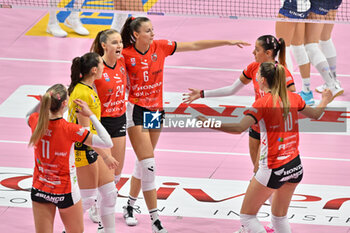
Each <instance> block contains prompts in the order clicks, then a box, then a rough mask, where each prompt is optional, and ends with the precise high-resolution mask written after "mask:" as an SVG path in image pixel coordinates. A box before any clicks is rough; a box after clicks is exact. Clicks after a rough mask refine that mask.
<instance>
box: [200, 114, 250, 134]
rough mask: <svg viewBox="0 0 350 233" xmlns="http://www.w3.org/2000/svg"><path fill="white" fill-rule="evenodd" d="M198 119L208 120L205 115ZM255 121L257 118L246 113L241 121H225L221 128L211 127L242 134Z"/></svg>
mask: <svg viewBox="0 0 350 233" xmlns="http://www.w3.org/2000/svg"><path fill="white" fill-rule="evenodd" d="M197 119H198V120H199V121H203V122H204V121H207V120H208V119H207V118H205V117H204V116H198V117H197ZM255 123H256V122H255V119H254V118H253V117H252V116H250V115H246V116H244V117H243V119H242V120H241V121H240V122H239V123H224V124H221V127H220V128H216V127H213V128H211V129H215V130H219V131H223V132H226V133H232V134H240V133H242V132H244V131H246V130H247V129H248V128H249V127H250V126H251V125H253V124H255Z"/></svg>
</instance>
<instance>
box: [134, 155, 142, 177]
mask: <svg viewBox="0 0 350 233" xmlns="http://www.w3.org/2000/svg"><path fill="white" fill-rule="evenodd" d="M132 176H133V177H135V178H137V179H139V180H141V176H142V168H141V164H140V162H139V160H138V159H136V160H135V165H134V171H133V172H132Z"/></svg>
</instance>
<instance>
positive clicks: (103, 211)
mask: <svg viewBox="0 0 350 233" xmlns="http://www.w3.org/2000/svg"><path fill="white" fill-rule="evenodd" d="M102 71H103V62H102V58H101V57H100V56H99V55H98V54H96V53H87V54H85V55H84V56H82V57H76V58H74V59H73V63H72V66H71V84H70V86H69V88H68V93H69V95H70V98H69V103H68V120H69V121H70V122H74V123H77V124H79V125H81V126H83V127H84V128H86V129H88V130H90V132H91V133H94V134H96V129H95V127H94V126H93V125H92V124H91V121H90V119H89V118H88V117H84V116H81V115H77V114H76V109H77V107H78V106H77V105H76V104H75V103H74V100H75V99H81V100H83V101H85V102H86V103H87V104H88V106H89V108H90V109H91V111H92V112H93V113H94V114H95V115H96V116H97V118H98V119H99V118H100V116H101V104H100V100H99V98H98V96H97V94H96V92H95V91H94V90H93V88H92V85H93V83H94V81H95V80H96V79H99V78H101V76H102ZM74 149H75V165H76V167H77V176H78V184H79V187H80V193H81V197H82V202H83V211H86V210H88V209H89V208H90V207H91V206H92V205H93V204H94V202H95V199H96V197H97V191H98V192H99V194H100V196H101V207H100V216H101V221H102V223H103V226H104V229H102V228H100V227H99V229H98V232H105V233H112V232H113V233H115V214H114V208H115V203H116V198H115V196H116V189H115V184H114V174H113V171H114V170H110V169H115V168H116V167H117V166H118V162H117V161H116V160H115V159H114V158H113V157H112V156H111V151H110V149H98V148H91V147H88V146H86V145H84V144H81V143H76V144H75V148H74ZM101 157H102V158H101ZM103 160H104V162H103Z"/></svg>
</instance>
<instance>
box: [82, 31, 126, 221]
mask: <svg viewBox="0 0 350 233" xmlns="http://www.w3.org/2000/svg"><path fill="white" fill-rule="evenodd" d="M122 50H123V43H122V38H121V35H120V34H119V32H117V31H116V30H114V29H107V30H103V31H100V32H99V33H98V34H97V36H96V38H95V40H94V42H93V44H92V46H91V51H92V52H95V53H97V54H99V55H100V56H102V60H103V64H104V68H103V73H102V78H101V79H97V80H95V81H94V85H95V89H96V92H97V94H98V97H99V99H100V101H101V123H102V125H103V126H104V127H105V128H106V129H107V131H108V133H109V135H110V136H111V138H112V141H113V147H112V148H111V152H112V156H113V157H114V158H115V159H116V160H117V161H118V162H119V166H118V167H117V168H116V169H115V171H114V182H115V183H116V184H117V183H118V182H119V180H120V175H121V172H122V169H123V164H124V158H125V143H126V137H125V135H126V116H125V111H126V100H125V92H126V85H127V80H126V69H125V61H124V57H123V56H122ZM117 191H118V190H117ZM117 196H118V194H117V195H116V197H117ZM98 199H99V198H98ZM97 204H99V203H97ZM97 208H98V207H97ZM97 208H96V206H95V205H94V206H93V207H92V208H91V209H90V210H89V216H90V218H91V220H92V221H94V222H98V216H97V212H98V211H96V209H97Z"/></svg>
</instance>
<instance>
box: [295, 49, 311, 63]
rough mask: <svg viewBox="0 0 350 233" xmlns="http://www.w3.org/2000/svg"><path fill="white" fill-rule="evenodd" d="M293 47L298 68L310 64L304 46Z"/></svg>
mask: <svg viewBox="0 0 350 233" xmlns="http://www.w3.org/2000/svg"><path fill="white" fill-rule="evenodd" d="M291 47H292V51H293V55H294V58H295V60H296V62H297V64H298V66H302V65H305V64H307V63H309V62H310V60H309V57H308V55H307V53H306V50H305V47H304V45H297V46H294V45H292V46H291Z"/></svg>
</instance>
